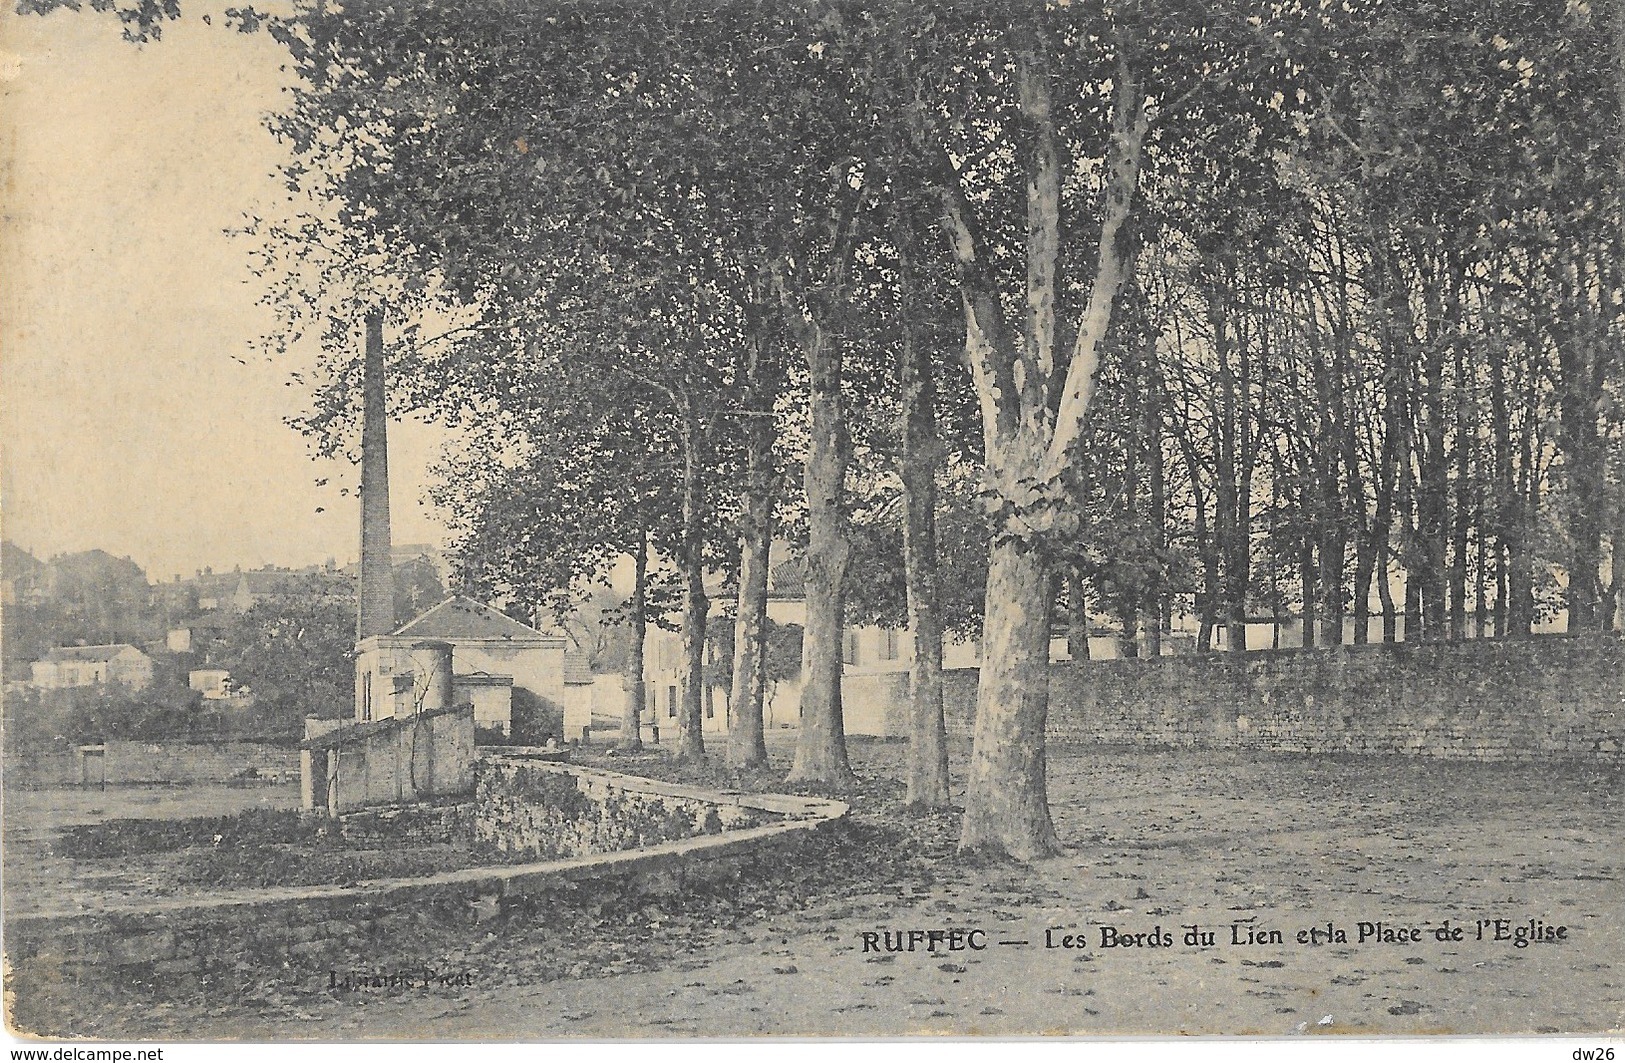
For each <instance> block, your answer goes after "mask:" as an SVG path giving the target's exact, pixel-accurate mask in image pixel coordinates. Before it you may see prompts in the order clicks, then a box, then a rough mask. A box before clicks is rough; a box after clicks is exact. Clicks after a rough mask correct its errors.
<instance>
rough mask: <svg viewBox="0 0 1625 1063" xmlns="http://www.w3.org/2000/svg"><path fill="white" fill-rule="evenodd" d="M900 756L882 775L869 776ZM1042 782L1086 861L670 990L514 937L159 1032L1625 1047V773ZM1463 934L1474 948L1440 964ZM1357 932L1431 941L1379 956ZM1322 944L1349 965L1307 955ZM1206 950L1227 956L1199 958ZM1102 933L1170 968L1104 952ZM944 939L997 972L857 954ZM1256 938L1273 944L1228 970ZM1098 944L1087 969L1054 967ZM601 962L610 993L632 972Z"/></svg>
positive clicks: (823, 921) (812, 930) (1321, 763)
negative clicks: (525, 957)
mask: <svg viewBox="0 0 1625 1063" xmlns="http://www.w3.org/2000/svg"><path fill="white" fill-rule="evenodd" d="M895 755H896V750H895V749H891V748H888V747H879V748H877V749H872V750H869V751H867V753H866V756H865V760H866V761H867V764H866V765H865V766H866V767H868V768H869V769H871V770H873V769H877V768H885V767H887V763H886V761H887V758H889V757H893V756H895ZM1051 775H1052V803H1053V804H1054V806H1055V808H1056V813H1057V817H1056V818H1057V821H1058V825H1059V828H1060V830H1061V833H1062V836H1063V837H1064V838H1065V839H1066V840H1067V841H1068V842H1069V843H1071V844H1072V848H1071V849H1069V851H1068V852H1067V853H1066V854H1064V855H1063V856H1061V857H1058V858H1055V859H1052V860H1048V861H1044V862H1042V863H1039V864H1035V865H1032V866H1031V867H1024V866H1019V865H1018V866H1010V865H1005V866H992V867H980V868H969V869H962V868H959V867H957V866H955V865H951V864H945V865H944V867H943V874H942V875H941V876H940V877H938V878H937V879H936V880H935V881H934V883H933V884H931V885H929V886H923V887H922V886H920V885H919V884H906V883H905V884H900V885H896V886H888V885H887V884H884V883H877V884H875V888H874V889H873V890H872V891H870V892H865V893H862V894H859V895H857V896H849V897H846V898H842V899H839V900H833V901H826V902H819V903H815V904H813V905H812V906H810V907H808V908H806V909H803V910H801V911H797V912H794V913H790V914H781V915H772V916H767V917H765V918H763V919H759V920H749V919H747V920H745V921H743V922H742V923H741V924H739V925H738V926H737V927H736V928H734V929H731V930H726V931H723V932H720V933H718V934H716V935H713V937H712V938H711V939H710V941H709V943H708V944H706V945H704V946H703V947H697V948H695V949H693V950H692V951H688V952H683V953H680V954H678V955H677V956H675V957H674V958H672V959H670V960H666V961H663V962H662V963H661V965H660V966H659V967H658V969H654V970H641V971H640V970H631V971H629V972H627V973H618V974H614V975H613V976H611V977H584V978H576V979H560V980H554V981H546V982H539V983H538V982H531V981H527V980H526V977H525V976H524V974H523V965H522V964H520V965H515V964H510V963H507V962H503V963H501V964H492V965H490V966H484V965H482V961H481V960H480V959H479V958H478V957H479V956H492V955H500V954H502V952H503V950H504V949H505V950H506V951H507V952H508V953H510V954H511V953H513V952H514V951H515V950H522V949H523V948H525V947H526V944H525V939H523V938H522V936H521V937H519V938H516V939H514V940H513V941H511V942H500V943H495V944H499V945H501V946H502V948H500V949H496V950H495V951H486V952H476V953H473V954H470V961H469V964H468V967H467V969H468V970H469V971H470V972H471V974H472V976H473V982H474V985H473V987H472V988H470V989H465V990H444V989H435V990H418V991H410V992H406V993H401V992H400V991H389V990H363V991H359V992H355V993H351V994H342V995H339V996H337V997H328V996H325V995H323V996H321V997H319V998H314V999H313V998H312V997H311V996H309V995H307V996H306V997H305V998H304V1000H303V1002H301V1003H300V1004H299V1005H298V1006H296V1007H280V1008H276V1009H270V1010H259V1011H247V1010H245V1009H242V1008H240V1007H229V1008H226V1007H223V1008H219V1009H210V1008H207V1007H198V1006H196V1005H191V1004H185V1003H174V1004H163V1005H159V1006H158V1007H156V1008H154V1009H150V1010H149V1011H147V1012H146V1013H145V1014H144V1015H143V1018H142V1020H141V1021H142V1025H143V1026H144V1027H146V1028H147V1029H149V1030H151V1031H152V1032H153V1033H154V1034H156V1035H159V1036H188V1035H189V1036H195V1037H232V1036H236V1037H250V1038H261V1037H275V1038H314V1039H329V1038H352V1037H402V1036H411V1037H429V1038H481V1037H490V1038H502V1039H510V1038H551V1037H609V1036H685V1035H686V1036H741V1035H752V1034H778V1035H796V1034H815V1033H821V1034H834V1035H848V1036H857V1035H871V1036H872V1035H902V1034H920V1033H943V1034H950V1033H952V1034H967V1033H986V1034H1033V1033H1040V1032H1057V1033H1059V1032H1066V1033H1124V1034H1128V1033H1164V1034H1169V1033H1198V1032H1206V1033H1244V1032H1251V1033H1260V1034H1290V1033H1294V1032H1310V1033H1331V1034H1338V1033H1343V1034H1372V1033H1419V1032H1451V1033H1503V1034H1509V1033H1535V1032H1565V1033H1568V1032H1581V1031H1605V1030H1612V1031H1617V1030H1619V1029H1621V1028H1622V1027H1625V968H1622V966H1621V959H1620V957H1621V956H1625V947H1622V946H1625V869H1622V866H1621V865H1622V863H1625V851H1622V846H1621V844H1620V841H1619V838H1618V833H1617V825H1618V823H1619V822H1620V818H1621V817H1620V813H1621V811H1622V810H1625V809H1622V806H1625V789H1622V787H1621V785H1620V784H1621V776H1620V773H1618V772H1614V773H1597V772H1589V773H1587V772H1579V771H1569V770H1565V769H1553V768H1550V767H1546V768H1520V767H1508V766H1492V765H1472V764H1456V765H1445V764H1437V763H1428V762H1424V761H1414V760H1369V759H1368V760H1343V761H1335V760H1324V759H1320V760H1315V759H1309V758H1256V757H1255V758H1239V757H1221V758H1213V757H1204V756H1197V755H1194V754H1149V753H1133V754H1123V753H1104V752H1100V751H1095V752H1087V751H1076V752H1073V753H1071V754H1065V755H1060V756H1057V757H1055V758H1054V760H1053V762H1052V772H1051ZM1102 795H1109V796H1102ZM1446 919H1449V920H1450V921H1451V924H1452V925H1453V926H1460V927H1462V928H1464V940H1462V941H1460V942H1456V941H1447V942H1441V941H1439V940H1437V939H1436V937H1435V931H1437V930H1438V929H1439V928H1440V925H1441V923H1442V921H1443V920H1446ZM1481 919H1482V920H1494V919H1505V920H1507V929H1508V932H1510V930H1511V928H1512V927H1513V926H1517V925H1519V924H1522V925H1525V926H1527V925H1528V922H1529V920H1531V919H1533V920H1536V921H1537V922H1538V924H1540V926H1539V928H1540V929H1542V930H1544V928H1546V927H1551V928H1552V929H1553V933H1555V928H1556V927H1558V926H1562V927H1564V928H1565V930H1564V932H1563V937H1562V939H1561V940H1557V941H1551V942H1540V943H1537V944H1535V945H1532V946H1530V947H1525V948H1517V947H1514V945H1513V943H1512V942H1510V941H1501V942H1497V941H1494V940H1490V939H1492V938H1493V937H1494V935H1495V927H1494V926H1493V924H1492V925H1490V926H1489V927H1487V928H1486V931H1485V938H1486V939H1485V940H1482V941H1481V940H1478V937H1477V924H1478V920H1481ZM1361 922H1368V923H1372V924H1375V923H1378V922H1381V923H1382V924H1383V927H1384V928H1385V929H1387V930H1390V931H1397V932H1404V933H1408V932H1410V931H1412V930H1416V931H1419V932H1420V933H1421V940H1420V941H1416V942H1393V943H1383V942H1379V941H1376V940H1369V941H1367V942H1365V943H1363V944H1362V943H1360V942H1359V941H1358V932H1359V930H1358V924H1359V923H1361ZM1327 923H1331V924H1333V927H1332V929H1334V930H1342V931H1343V932H1344V933H1345V934H1346V935H1347V937H1348V941H1347V943H1342V942H1336V943H1330V944H1325V943H1322V944H1311V943H1307V942H1305V943H1300V942H1299V941H1298V939H1297V938H1298V933H1299V931H1300V930H1301V931H1307V930H1308V929H1309V928H1311V927H1314V928H1317V929H1324V928H1325V926H1326V924H1327ZM1193 924H1194V925H1198V926H1200V927H1201V928H1203V929H1204V930H1206V929H1209V928H1211V930H1212V932H1213V933H1214V934H1215V935H1216V936H1215V939H1214V940H1215V943H1214V944H1213V945H1211V946H1201V945H1198V946H1193V947H1187V946H1186V945H1185V944H1184V941H1183V938H1184V934H1185V929H1184V928H1185V927H1187V926H1189V925H1193ZM1233 924H1234V926H1235V927H1236V929H1235V931H1234V937H1232V930H1231V928H1232V925H1233ZM1108 926H1109V927H1111V928H1113V929H1115V930H1116V931H1118V932H1119V933H1121V934H1136V933H1138V934H1151V933H1156V932H1158V931H1159V929H1160V931H1162V932H1167V933H1169V934H1170V935H1171V936H1172V939H1173V940H1172V945H1171V946H1155V947H1111V948H1103V947H1101V942H1102V933H1103V928H1105V927H1108ZM948 927H953V928H961V929H980V930H982V931H983V932H984V933H985V939H986V941H987V942H988V947H987V948H986V949H984V950H980V951H973V950H966V951H961V952H954V953H951V954H949V953H945V952H942V951H937V952H934V953H933V952H926V951H914V952H901V953H892V952H884V951H881V952H876V951H869V952H865V950H864V940H863V935H864V934H865V933H877V932H881V931H885V930H893V931H896V930H904V931H906V930H909V929H930V928H948ZM658 929H659V928H658V927H657V926H651V936H654V935H655V934H656V932H657V931H658ZM1270 931H1279V932H1280V934H1281V939H1280V941H1279V942H1278V943H1275V942H1273V941H1270ZM1249 932H1250V933H1251V934H1252V935H1253V936H1254V937H1255V938H1262V939H1265V940H1266V942H1269V943H1264V944H1255V945H1245V944H1233V943H1232V941H1234V940H1240V941H1245V940H1246V939H1247V936H1248V934H1249ZM1080 934H1081V935H1082V936H1083V943H1084V946H1085V947H1082V948H1066V947H1056V948H1047V947H1045V942H1046V935H1048V940H1049V941H1050V942H1052V943H1056V944H1059V943H1060V941H1061V939H1063V938H1064V937H1066V936H1067V935H1080ZM1142 940H1148V939H1144V938H1143V939H1142ZM998 941H1026V942H1028V944H1027V945H1025V946H1018V945H998V944H996V942H998ZM537 947H543V946H541V945H538V946H537ZM634 948H635V946H634ZM922 948H923V946H922ZM606 960H608V963H607V966H606V967H604V968H595V969H616V963H615V962H614V957H606ZM622 966H623V967H624V966H633V967H635V966H637V964H636V963H631V964H623V965H622ZM515 972H518V973H515ZM318 974H319V972H314V971H313V972H308V973H307V974H306V976H305V977H309V978H315V977H317V976H318Z"/></svg>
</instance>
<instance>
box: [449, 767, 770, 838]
mask: <svg viewBox="0 0 1625 1063" xmlns="http://www.w3.org/2000/svg"><path fill="white" fill-rule="evenodd" d="M776 818H779V817H778V816H777V815H776V814H774V813H772V812H770V811H768V810H766V809H764V808H762V807H760V804H759V799H758V800H756V801H752V802H751V803H749V804H747V803H744V802H743V801H742V800H741V798H740V797H739V796H729V795H719V794H715V793H711V792H709V791H705V790H698V789H695V788H693V787H686V786H676V785H672V784H669V783H662V782H657V781H655V780H652V779H640V778H637V777H635V776H631V775H621V774H619V773H617V772H612V771H601V770H598V769H594V768H580V767H575V766H573V765H569V764H555V763H548V762H544V761H532V760H524V759H520V758H510V757H487V758H485V759H484V760H482V761H481V762H480V764H479V767H478V769H477V771H476V780H475V789H474V809H473V830H474V840H475V842H476V843H478V844H483V845H489V846H491V847H492V848H494V849H496V850H497V851H498V852H502V853H529V854H532V855H534V856H535V857H536V858H537V859H539V860H540V859H550V858H555V857H571V856H588V855H591V854H593V853H611V852H619V851H621V850H625V849H637V848H642V847H645V846H650V845H656V844H659V843H661V842H669V841H677V840H681V839H684V838H692V837H695V836H696V835H704V834H721V833H722V832H723V831H730V830H741V829H744V828H747V827H758V826H762V825H763V824H765V823H768V822H771V821H772V820H774V819H776Z"/></svg>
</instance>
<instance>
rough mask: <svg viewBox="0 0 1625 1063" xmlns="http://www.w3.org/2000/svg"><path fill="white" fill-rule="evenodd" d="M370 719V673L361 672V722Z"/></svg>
mask: <svg viewBox="0 0 1625 1063" xmlns="http://www.w3.org/2000/svg"><path fill="white" fill-rule="evenodd" d="M371 719H372V673H371V672H362V673H361V722H362V723H367V722H368V721H370V720H371Z"/></svg>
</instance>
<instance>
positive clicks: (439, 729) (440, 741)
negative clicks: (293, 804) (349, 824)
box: [299, 705, 474, 816]
mask: <svg viewBox="0 0 1625 1063" xmlns="http://www.w3.org/2000/svg"><path fill="white" fill-rule="evenodd" d="M300 747H301V748H300V761H299V764H300V772H299V774H300V780H299V798H300V803H301V804H302V805H303V806H304V808H305V809H306V810H307V811H312V810H320V809H324V808H325V809H326V810H327V812H328V814H329V815H334V816H336V815H339V814H340V813H343V812H348V811H351V810H353V809H358V808H365V807H367V806H369V805H370V806H377V805H395V804H403V803H406V802H410V801H418V800H422V799H424V798H429V797H443V796H445V795H447V794H466V793H468V792H469V791H471V790H472V789H473V788H474V710H473V707H472V706H468V705H463V706H452V707H447V708H443V709H435V710H432V711H429V712H420V713H417V714H415V715H412V716H403V717H399V718H390V719H383V720H375V721H372V722H369V723H362V724H346V725H344V726H342V727H336V728H332V729H328V730H322V731H321V732H319V733H317V734H314V735H312V736H310V737H308V738H306V739H305V740H304V742H302V743H300Z"/></svg>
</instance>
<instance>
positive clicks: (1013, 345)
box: [935, 18, 1149, 858]
mask: <svg viewBox="0 0 1625 1063" xmlns="http://www.w3.org/2000/svg"><path fill="white" fill-rule="evenodd" d="M1016 41H1017V45H1016V48H1015V66H1016V81H1017V85H1018V90H1019V96H1020V109H1021V114H1022V118H1023V119H1024V121H1025V122H1026V123H1027V126H1026V129H1027V133H1028V135H1026V136H1025V137H1023V138H1022V139H1023V146H1024V151H1023V156H1024V157H1023V160H1022V161H1023V164H1024V169H1025V171H1026V172H1025V177H1026V200H1027V206H1026V214H1027V234H1026V252H1027V254H1026V259H1027V261H1026V278H1025V284H1024V287H1023V293H1022V294H1023V298H1022V299H1021V300H1019V305H1020V306H1021V311H1020V314H1021V323H1020V326H1019V327H1013V326H1012V323H1011V321H1010V319H1009V316H1008V315H1007V312H1006V310H1005V304H1004V300H1003V298H1002V296H1001V293H1000V291H999V286H1000V274H1001V273H1002V271H1003V264H1002V263H997V262H996V261H995V256H994V255H993V253H992V251H991V249H989V248H988V247H986V246H985V244H984V243H983V242H982V235H981V233H982V231H983V227H982V226H981V225H979V224H978V223H977V222H976V221H975V220H974V219H973V217H972V211H973V210H974V207H973V205H972V204H971V203H970V202H969V201H968V200H967V198H966V197H965V195H964V189H963V187H962V186H961V184H960V178H959V175H958V173H957V170H956V169H955V167H954V164H953V162H952V159H951V158H950V157H949V155H948V153H947V151H946V150H945V149H944V148H943V147H942V145H941V144H940V143H939V144H938V145H936V146H935V147H936V149H937V150H938V151H939V152H940V158H941V162H940V167H941V169H940V172H941V173H942V174H943V178H944V179H943V181H942V183H941V187H940V191H941V192H942V195H943V205H944V213H943V218H942V220H943V222H944V223H945V224H944V229H945V233H946V235H947V237H948V241H949V248H950V251H951V253H952V255H953V258H954V263H955V269H956V275H957V279H958V281H959V287H960V295H961V297H962V299H961V304H962V306H963V308H964V312H965V324H966V335H965V355H966V361H967V362H968V363H969V366H970V369H971V374H972V377H973V378H974V380H975V383H976V392H977V398H978V400H979V402H980V406H981V412H982V430H983V443H984V454H985V461H986V466H987V477H988V480H989V482H990V486H991V487H993V488H994V489H995V490H996V491H997V493H998V496H999V497H1000V498H1001V499H1002V500H1004V501H1005V502H1007V503H1009V504H1011V505H1012V506H1013V507H1014V508H1015V509H1016V510H1017V512H1018V513H1019V512H1021V511H1022V510H1023V509H1024V508H1026V507H1027V506H1028V505H1029V504H1030V503H1032V502H1034V501H1036V499H1035V497H1034V496H1035V494H1036V493H1037V490H1039V488H1038V487H1037V486H1036V485H1048V484H1052V483H1055V482H1058V481H1059V480H1060V478H1061V477H1062V474H1063V473H1064V472H1065V471H1066V470H1067V469H1068V468H1069V467H1070V466H1071V464H1072V463H1073V462H1075V461H1076V460H1077V459H1076V448H1075V444H1076V443H1077V441H1078V439H1079V437H1080V435H1081V433H1082V430H1083V417H1084V414H1085V412H1086V411H1087V410H1088V408H1089V403H1090V400H1091V398H1092V397H1093V394H1094V387H1095V372H1096V370H1097V369H1098V367H1099V364H1100V345H1101V343H1102V342H1103V341H1104V339H1105V337H1106V333H1107V330H1108V328H1109V327H1110V324H1111V319H1112V306H1113V304H1114V302H1115V300H1116V298H1117V293H1118V290H1119V288H1120V287H1121V284H1122V281H1123V278H1124V276H1125V274H1126V272H1127V266H1128V261H1129V260H1128V256H1127V255H1126V254H1125V252H1124V249H1123V247H1121V246H1120V244H1121V241H1122V237H1123V235H1124V230H1125V226H1126V225H1127V223H1128V221H1129V218H1130V214H1131V204H1132V202H1133V196H1134V191H1135V187H1136V185H1137V184H1138V180H1139V166H1140V158H1141V150H1142V146H1143V144H1144V138H1145V133H1146V128H1147V125H1148V123H1149V114H1148V112H1147V108H1146V100H1145V94H1144V92H1143V90H1142V89H1141V88H1140V87H1139V84H1138V80H1137V78H1136V77H1135V74H1134V71H1133V70H1132V69H1131V68H1130V66H1129V61H1128V57H1127V54H1126V51H1125V50H1123V49H1119V54H1118V70H1117V76H1116V77H1115V78H1114V79H1113V80H1114V82H1115V88H1114V91H1113V96H1114V107H1113V116H1112V135H1111V146H1110V149H1109V150H1108V153H1107V160H1106V167H1105V171H1106V188H1105V195H1104V197H1103V198H1104V202H1103V207H1102V211H1101V226H1100V234H1099V239H1098V242H1097V246H1096V258H1095V275H1094V283H1093V286H1092V287H1091V289H1090V291H1089V297H1088V300H1087V303H1086V304H1085V309H1084V311H1083V313H1082V315H1081V316H1080V318H1079V320H1078V322H1077V327H1076V329H1075V330H1074V333H1073V343H1072V347H1071V351H1070V353H1069V355H1064V356H1061V352H1059V351H1057V345H1056V306H1057V303H1058V293H1059V291H1060V283H1059V276H1058V272H1057V271H1058V269H1059V267H1060V264H1061V255H1060V251H1061V235H1062V228H1061V185H1062V179H1063V169H1064V167H1063V165H1062V161H1061V153H1060V150H1059V147H1058V138H1057V135H1056V131H1055V121H1054V118H1053V116H1052V115H1051V112H1050V83H1049V82H1050V74H1049V62H1050V55H1051V50H1052V47H1051V43H1050V42H1049V41H1048V39H1047V38H1046V36H1045V30H1044V27H1043V26H1042V25H1041V23H1040V21H1039V20H1037V19H1036V18H1035V19H1032V20H1030V21H1025V22H1023V24H1022V25H1021V26H1019V27H1018V28H1017V31H1016ZM1062 367H1064V368H1062ZM1052 411H1053V413H1052ZM1041 523H1042V522H1041ZM1052 534H1055V529H1053V528H1046V527H1037V528H1034V527H1032V526H1030V525H1029V524H1028V523H1027V522H1026V521H1025V520H1023V519H1019V518H1018V519H1014V520H1011V521H1008V522H1006V523H1005V524H1004V525H1003V526H1002V527H1000V528H999V529H998V532H997V534H996V537H995V541H994V545H993V547H992V550H991V552H990V559H989V566H988V582H987V599H986V615H985V618H984V621H983V633H984V634H983V640H982V642H983V665H982V671H981V680H980V683H979V685H978V688H977V702H976V727H975V742H974V745H973V747H972V750H971V766H970V772H969V780H968V786H967V789H966V793H965V816H964V821H963V828H962V831H961V834H960V848H961V849H992V850H999V851H1002V852H1005V853H1008V854H1011V855H1013V856H1017V857H1022V858H1030V857H1036V856H1042V855H1046V854H1050V853H1054V852H1056V851H1058V849H1059V842H1058V840H1057V838H1056V836H1055V828H1054V826H1053V824H1052V823H1051V821H1050V817H1049V805H1048V800H1047V796H1046V794H1045V781H1044V719H1045V716H1046V715H1047V712H1048V707H1049V690H1048V671H1049V668H1048V666H1049V617H1050V608H1051V605H1052V602H1051V600H1050V593H1049V590H1050V588H1049V581H1048V574H1047V572H1046V570H1045V564H1044V562H1043V561H1042V560H1041V552H1040V551H1041V549H1042V545H1043V540H1044V538H1045V537H1046V536H1047V535H1052Z"/></svg>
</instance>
